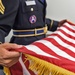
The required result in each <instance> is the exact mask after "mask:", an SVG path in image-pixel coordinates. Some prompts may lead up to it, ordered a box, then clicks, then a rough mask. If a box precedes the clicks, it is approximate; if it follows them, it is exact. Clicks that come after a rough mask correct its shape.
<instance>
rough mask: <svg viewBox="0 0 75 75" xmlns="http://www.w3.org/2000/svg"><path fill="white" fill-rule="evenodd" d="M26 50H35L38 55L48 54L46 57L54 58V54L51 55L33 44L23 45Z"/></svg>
mask: <svg viewBox="0 0 75 75" xmlns="http://www.w3.org/2000/svg"><path fill="white" fill-rule="evenodd" d="M25 47H26V48H27V49H28V50H30V51H33V52H35V53H36V54H39V55H44V56H48V57H52V58H56V57H55V56H52V55H50V54H47V53H45V52H44V51H42V50H41V49H40V48H39V47H37V46H35V45H27V46H25Z"/></svg>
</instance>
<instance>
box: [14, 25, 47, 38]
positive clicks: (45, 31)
mask: <svg viewBox="0 0 75 75" xmlns="http://www.w3.org/2000/svg"><path fill="white" fill-rule="evenodd" d="M37 30H44V32H43V33H39V34H37ZM24 31H34V32H35V34H28V35H13V36H15V37H30V36H38V35H42V34H46V33H47V26H45V27H43V28H38V29H36V28H35V29H31V30H13V32H24Z"/></svg>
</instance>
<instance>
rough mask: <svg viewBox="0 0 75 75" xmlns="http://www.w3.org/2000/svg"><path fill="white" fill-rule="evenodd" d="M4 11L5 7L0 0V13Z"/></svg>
mask: <svg viewBox="0 0 75 75" xmlns="http://www.w3.org/2000/svg"><path fill="white" fill-rule="evenodd" d="M4 11H5V7H4V5H3V3H2V0H0V13H1V14H4Z"/></svg>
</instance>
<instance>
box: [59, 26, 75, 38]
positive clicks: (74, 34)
mask: <svg viewBox="0 0 75 75" xmlns="http://www.w3.org/2000/svg"><path fill="white" fill-rule="evenodd" d="M60 29H61V30H63V31H64V32H65V33H67V34H69V35H71V36H73V37H75V33H74V32H71V31H69V30H68V29H66V28H65V27H61V28H60Z"/></svg>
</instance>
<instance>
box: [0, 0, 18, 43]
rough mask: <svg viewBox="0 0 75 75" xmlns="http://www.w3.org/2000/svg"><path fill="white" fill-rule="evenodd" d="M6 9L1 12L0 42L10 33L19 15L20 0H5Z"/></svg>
mask: <svg viewBox="0 0 75 75" xmlns="http://www.w3.org/2000/svg"><path fill="white" fill-rule="evenodd" d="M2 3H3V5H4V7H5V11H4V14H2V13H0V42H2V43H3V42H4V41H5V40H4V39H5V37H6V36H7V35H8V34H9V32H10V30H11V28H12V27H13V24H14V22H15V18H16V15H17V11H18V7H19V0H6V1H5V0H3V1H2Z"/></svg>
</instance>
